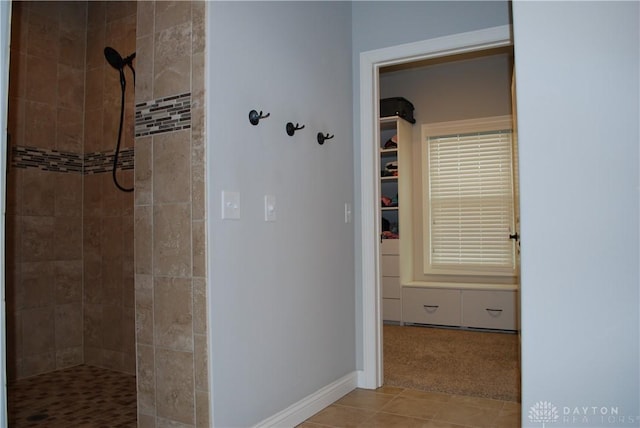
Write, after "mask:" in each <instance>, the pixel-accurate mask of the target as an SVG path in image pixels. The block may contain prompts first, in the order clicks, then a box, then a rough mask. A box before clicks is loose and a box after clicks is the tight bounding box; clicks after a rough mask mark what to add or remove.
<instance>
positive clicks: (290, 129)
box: [287, 122, 304, 137]
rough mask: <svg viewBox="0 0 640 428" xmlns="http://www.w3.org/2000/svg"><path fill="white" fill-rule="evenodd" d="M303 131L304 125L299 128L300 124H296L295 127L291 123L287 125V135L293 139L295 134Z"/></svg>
mask: <svg viewBox="0 0 640 428" xmlns="http://www.w3.org/2000/svg"><path fill="white" fill-rule="evenodd" d="M301 129H304V125H302V126H299V124H298V123H296V124H295V125H294V124H293V123H291V122H289V123H287V135H289V136H290V137H293V134H295V132H296V131H299V130H301Z"/></svg>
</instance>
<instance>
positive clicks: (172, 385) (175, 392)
mask: <svg viewBox="0 0 640 428" xmlns="http://www.w3.org/2000/svg"><path fill="white" fill-rule="evenodd" d="M156 388H157V391H156V405H157V415H158V416H160V417H162V418H166V419H169V420H172V421H176V422H182V423H186V424H194V423H195V393H194V378H193V353H192V352H180V351H173V350H169V349H162V348H157V349H156Z"/></svg>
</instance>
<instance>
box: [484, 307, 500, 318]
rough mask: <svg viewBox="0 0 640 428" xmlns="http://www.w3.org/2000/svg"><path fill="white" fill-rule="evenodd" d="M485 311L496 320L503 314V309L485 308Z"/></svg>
mask: <svg viewBox="0 0 640 428" xmlns="http://www.w3.org/2000/svg"><path fill="white" fill-rule="evenodd" d="M485 309H486V311H487V312H488V313H489V315H491V316H492V317H494V318H497V317H499V316H500V313H501V312H502V309H493V308H485Z"/></svg>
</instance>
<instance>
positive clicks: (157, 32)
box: [135, 1, 209, 427]
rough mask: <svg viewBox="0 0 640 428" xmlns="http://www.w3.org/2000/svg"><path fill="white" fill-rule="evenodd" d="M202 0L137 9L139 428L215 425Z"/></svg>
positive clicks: (151, 4)
mask: <svg viewBox="0 0 640 428" xmlns="http://www.w3.org/2000/svg"><path fill="white" fill-rule="evenodd" d="M204 17H205V3H204V2H181V1H176V2H164V1H162V2H139V3H138V26H137V52H138V56H137V61H138V62H137V64H138V85H137V87H136V115H137V116H138V118H139V121H138V123H137V126H136V136H137V138H136V168H135V186H136V195H135V198H136V199H135V231H136V232H135V233H136V240H135V241H136V247H135V261H136V262H135V274H136V276H135V289H136V329H137V352H138V354H137V358H138V360H137V367H138V371H137V379H138V424H139V426H140V427H155V426H203V427H206V426H209V413H208V406H209V393H208V375H207V345H206V343H207V341H206V332H207V325H206V270H205V198H204V191H205V189H204V168H205V165H204V158H205V156H204V105H203V97H204V36H205V33H204Z"/></svg>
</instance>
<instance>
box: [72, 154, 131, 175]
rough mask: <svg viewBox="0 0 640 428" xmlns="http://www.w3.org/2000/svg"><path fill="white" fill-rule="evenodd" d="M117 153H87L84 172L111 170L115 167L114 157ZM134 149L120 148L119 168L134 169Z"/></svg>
mask: <svg viewBox="0 0 640 428" xmlns="http://www.w3.org/2000/svg"><path fill="white" fill-rule="evenodd" d="M114 156H115V153H112V152H109V153H105V152H95V153H85V155H84V173H85V175H86V174H99V173H101V172H111V170H112V169H113V157H114ZM133 160H134V149H125V150H120V154H119V155H118V168H119V169H122V170H127V169H133V167H134V162H133Z"/></svg>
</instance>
